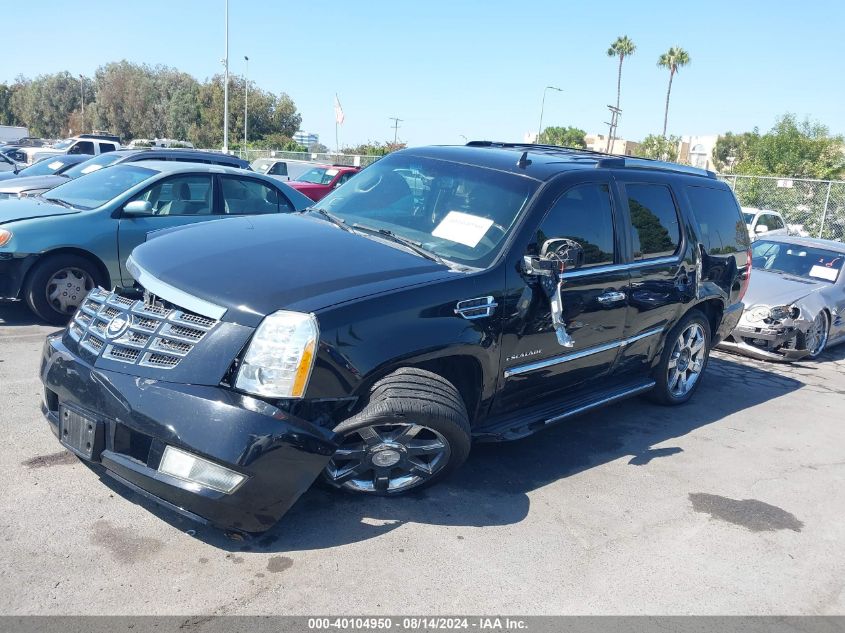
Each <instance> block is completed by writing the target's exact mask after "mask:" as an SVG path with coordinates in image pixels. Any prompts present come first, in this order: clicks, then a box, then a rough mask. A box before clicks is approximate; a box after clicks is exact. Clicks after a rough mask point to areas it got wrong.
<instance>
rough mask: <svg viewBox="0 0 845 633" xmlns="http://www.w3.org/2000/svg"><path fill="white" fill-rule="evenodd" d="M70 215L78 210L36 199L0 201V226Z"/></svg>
mask: <svg viewBox="0 0 845 633" xmlns="http://www.w3.org/2000/svg"><path fill="white" fill-rule="evenodd" d="M72 213H79V209H68V208H66V207H61V206H59V205H57V204H50V203H49V202H46V201H45V200H39V199H36V198H23V199H12V200H0V224H6V223H7V222H16V221H18V220H29V219H30V218H49V217H51V216H54V215H70V214H72Z"/></svg>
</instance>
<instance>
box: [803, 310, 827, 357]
mask: <svg viewBox="0 0 845 633" xmlns="http://www.w3.org/2000/svg"><path fill="white" fill-rule="evenodd" d="M829 329H830V328H829V327H828V323H827V313H826V312H824V311H822V312H819V313H818V314H817V315H816V318H815V319H813V324H812V325H811V326H810V329H809V330H808V331H807V334H806V339H805V340H806V349H807V351H808V352H809V357H810V358H816V357H817V356H818V355H819V354H821V353H822V352H823V351H824V348H825V345H827V336H828V331H829Z"/></svg>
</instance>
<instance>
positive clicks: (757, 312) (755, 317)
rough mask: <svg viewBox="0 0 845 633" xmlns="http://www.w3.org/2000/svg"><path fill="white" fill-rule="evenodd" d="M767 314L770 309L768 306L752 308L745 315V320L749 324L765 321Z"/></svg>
mask: <svg viewBox="0 0 845 633" xmlns="http://www.w3.org/2000/svg"><path fill="white" fill-rule="evenodd" d="M769 312H770V309H769V307H768V306H754V307H753V308H751V309H750V310H748V311H747V312H746V313H745V318H746V320H748V321H750V322H751V323H756V322H758V321H765V320H766V319H768V318H769Z"/></svg>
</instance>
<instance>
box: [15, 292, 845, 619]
mask: <svg viewBox="0 0 845 633" xmlns="http://www.w3.org/2000/svg"><path fill="white" fill-rule="evenodd" d="M53 330H54V328H51V327H48V326H44V325H40V324H39V323H38V322H37V321H36V320H35V319H34V318H33V317H31V316H30V315H29V314H28V313H27V312H26V311H25V310H24V309H23V308H21V307H20V306H0V430H2V442H0V534H1V535H2V542H0V613H3V614H132V615H141V614H203V615H206V614H209V615H211V614H217V615H220V614H303V615H305V614H314V613H320V614H348V615H353V614H407V613H415V614H456V613H466V614H491V613H492V614H507V613H510V614H576V613H577V614H584V613H590V614H629V613H635V614H778V615H780V614H845V555H843V552H845V520H843V517H845V406H843V405H845V398H844V397H843V394H845V346H841V347H839V348H835V349H833V350H830V351H828V352H827V353H826V354H825V355H824V356H823V357H822V358H821V359H820V360H818V361H816V362H801V363H796V364H794V365H773V364H767V363H763V362H758V361H753V360H748V359H742V358H739V357H736V356H731V355H728V354H723V353H716V354H715V355H714V356H713V358H712V360H711V365H710V366H709V368H708V370H707V375H706V376H705V378H704V381H703V383H702V385H701V388H700V390H699V392H698V393H697V394H696V396H695V398H694V399H693V401H692V402H690V403H689V404H687V405H685V406H682V407H678V408H664V407H660V406H656V405H653V404H650V403H648V402H646V401H645V400H643V399H635V400H631V401H628V402H625V403H622V404H619V405H616V406H612V407H609V408H605V409H603V410H601V411H599V412H596V413H592V414H589V415H586V416H583V417H580V418H578V419H574V420H571V421H570V422H568V423H566V424H564V425H563V426H559V427H556V428H554V429H550V430H548V431H546V432H544V433H542V434H540V435H536V436H534V437H532V438H529V439H526V440H523V441H520V442H515V443H510V444H498V445H490V444H488V445H478V446H476V447H474V448H473V452H472V455H471V456H470V459H469V461H468V462H467V464H466V465H465V466H464V467H463V468H462V469H461V470H460V471H458V472H457V473H455V474H454V476H452V477H451V478H450V479H449V480H447V481H446V482H443V483H441V484H440V485H438V486H436V487H433V488H431V489H428V490H426V491H423V492H420V493H418V494H414V495H411V496H409V497H405V498H399V499H362V498H357V497H354V496H350V495H348V494H344V493H340V492H334V491H330V490H325V489H321V488H319V487H315V488H312V489H311V490H310V491H309V492H307V493H306V494H305V495H304V496H303V497H302V498H301V499H300V500H299V502H298V503H297V504H296V505H295V506H294V508H293V509H292V510H291V512H290V513H289V514H288V515H287V516H285V517H284V518H283V519H282V521H281V522H280V523H279V524H278V525H277V526H276V527H275V528H274V529H273V530H271V531H270V532H268V533H266V534H265V535H264V536H262V537H261V538H257V539H250V540H247V541H237V540H231V539H229V538H227V537H226V536H225V535H223V534H222V533H220V532H219V531H217V530H214V529H213V528H208V527H201V526H197V525H194V524H192V523H190V522H189V521H187V520H185V519H182V518H180V517H177V516H175V515H173V514H170V513H169V512H167V511H166V510H161V509H158V508H157V507H156V506H154V505H151V504H149V503H146V502H142V501H141V500H140V499H139V498H138V496H137V495H135V494H134V493H131V492H129V491H127V490H126V489H124V488H122V487H121V486H120V484H117V483H114V482H112V481H111V480H109V479H108V478H101V477H100V476H99V475H98V474H97V472H95V471H94V470H92V469H90V468H88V467H86V466H85V465H84V464H82V463H81V462H79V461H78V460H77V459H76V458H75V457H72V456H71V455H70V454H69V453H67V452H65V451H64V450H63V449H62V448H61V446H60V445H59V443H58V442H57V440H56V439H55V438H54V436H53V434H52V433H51V432H50V430H49V429H48V426H47V423H46V422H45V421H44V420H43V419H42V417H41V414H40V411H39V403H40V400H41V385H40V382H39V381H38V376H37V372H38V362H39V356H40V350H41V346H42V343H43V340H44V336H45V334H47V333H49V332H51V331H53Z"/></svg>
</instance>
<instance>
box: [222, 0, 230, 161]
mask: <svg viewBox="0 0 845 633" xmlns="http://www.w3.org/2000/svg"><path fill="white" fill-rule="evenodd" d="M223 151H224V152H226V153H228V152H229V0H226V56H225V57H224V58H223Z"/></svg>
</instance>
